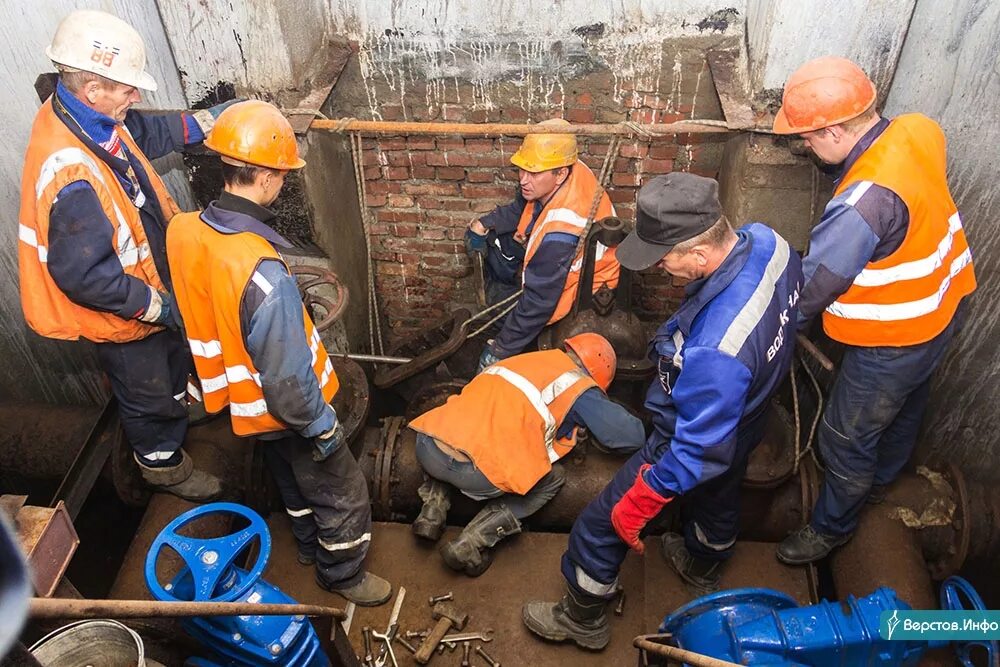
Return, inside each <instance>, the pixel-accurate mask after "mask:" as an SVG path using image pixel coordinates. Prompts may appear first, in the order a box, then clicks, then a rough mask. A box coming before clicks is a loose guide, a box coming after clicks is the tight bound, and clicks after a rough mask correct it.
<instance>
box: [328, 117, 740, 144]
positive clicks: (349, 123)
mask: <svg viewBox="0 0 1000 667" xmlns="http://www.w3.org/2000/svg"><path fill="white" fill-rule="evenodd" d="M309 129H310V130H326V131H330V132H361V133H362V134H461V135H464V136H496V135H506V136H524V135H526V134H588V135H615V134H624V135H638V136H640V137H642V138H651V139H652V138H658V137H668V136H673V135H675V134H723V133H726V132H730V131H732V130H730V129H729V127H728V126H727V125H726V121H724V120H681V121H677V122H674V123H581V124H574V125H568V126H567V125H538V124H520V123H414V122H402V121H382V120H358V119H356V118H339V119H329V120H328V119H316V120H314V121H313V122H312V123H311V124H310V125H309Z"/></svg>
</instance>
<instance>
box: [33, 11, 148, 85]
mask: <svg viewBox="0 0 1000 667" xmlns="http://www.w3.org/2000/svg"><path fill="white" fill-rule="evenodd" d="M45 55H46V56H48V58H49V60H51V61H52V62H54V63H55V64H56V65H61V66H63V67H66V68H71V69H76V70H82V71H84V72H92V73H94V74H100V75H101V76H103V77H106V78H108V79H111V80H112V81H117V82H118V83H124V84H125V85H127V86H135V87H136V88H142V89H143V90H156V81H155V80H154V79H153V77H152V76H150V75H149V73H148V72H147V71H146V47H145V45H144V44H143V43H142V37H140V36H139V33H138V32H136V30H135V28H133V27H132V26H130V25H129V24H128V23H125V21H122V20H121V19H120V18H118V17H117V16H115V15H114V14H108V13H107V12H102V11H97V10H93V9H79V10H77V11H74V12H71V13H70V14H69V15H67V16H66V18H64V19H63V20H62V21H61V22H60V23H59V27H58V28H56V34H55V36H53V37H52V43H51V44H49V46H48V47H47V48H46V49H45Z"/></svg>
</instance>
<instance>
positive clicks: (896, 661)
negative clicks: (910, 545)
mask: <svg viewBox="0 0 1000 667" xmlns="http://www.w3.org/2000/svg"><path fill="white" fill-rule="evenodd" d="M941 608H942V609H949V610H959V609H976V610H983V609H985V605H984V604H983V601H982V599H981V598H980V597H979V594H978V593H977V592H976V590H975V589H974V588H973V587H972V585H971V584H969V582H967V581H966V580H965V579H962V578H961V577H950V578H949V579H947V580H946V581H945V582H944V584H942V586H941ZM894 609H898V610H909V609H910V605H909V604H907V603H906V602H904V601H903V600H901V599H899V596H898V595H897V594H896V591H894V590H893V589H891V588H887V587H881V588H879V589H877V590H876V591H875V592H874V593H872V594H871V595H868V596H866V597H863V598H856V597H854V596H853V595H849V596H848V597H847V600H846V601H845V602H828V601H826V600H823V601H822V602H820V603H819V604H814V605H808V606H804V607H800V606H799V605H798V603H797V602H796V601H795V600H794V599H793V598H792V597H790V596H788V595H786V594H785V593H781V592H779V591H775V590H771V589H768V588H737V589H733V590H728V591H719V592H718V593H712V594H711V595H706V596H704V597H701V598H698V599H696V600H693V601H691V602H689V603H688V604H686V605H684V606H682V607H680V608H679V609H677V610H676V611H674V612H673V613H672V614H670V615H668V616H667V617H666V618H664V619H663V623H662V625H661V626H660V632H661V633H666V634H669V635H671V637H672V641H671V643H672V644H675V645H676V646H678V647H680V648H683V649H687V650H689V651H694V652H695V653H701V654H703V655H707V656H711V657H714V658H719V659H722V660H728V661H730V662H735V663H739V664H741V665H774V666H777V665H787V666H808V667H841V666H843V665H858V666H862V665H864V666H867V667H875V666H879V667H888V666H890V665H915V664H917V662H918V661H919V660H920V657H921V656H922V655H923V654H924V652H925V651H926V650H928V649H931V648H939V647H944V646H948V645H949V644H954V650H955V652H956V654H957V656H958V658H959V660H960V661H961V663H962V664H963V665H964V666H965V667H974V665H973V662H972V658H971V655H970V652H971V649H972V648H973V647H976V646H978V647H980V648H982V649H983V650H984V651H985V652H986V655H987V656H988V658H989V660H988V663H987V664H989V665H990V666H991V667H993V666H994V665H997V664H998V663H997V660H998V658H1000V647H998V644H997V642H996V641H968V642H949V641H946V640H940V641H920V640H896V641H888V640H885V639H882V637H881V635H880V634H879V621H880V617H881V614H882V612H883V611H891V610H894Z"/></svg>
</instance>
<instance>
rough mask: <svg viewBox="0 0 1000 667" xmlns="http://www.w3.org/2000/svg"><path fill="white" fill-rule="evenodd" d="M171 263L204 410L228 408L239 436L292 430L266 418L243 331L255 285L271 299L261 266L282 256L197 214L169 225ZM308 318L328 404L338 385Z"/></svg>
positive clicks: (305, 314) (317, 369)
mask: <svg viewBox="0 0 1000 667" xmlns="http://www.w3.org/2000/svg"><path fill="white" fill-rule="evenodd" d="M167 258H168V261H169V262H170V275H171V276H173V278H174V298H175V299H176V301H177V307H178V308H180V311H181V316H182V317H183V320H184V327H185V333H186V334H187V337H188V346H189V347H190V348H191V354H192V356H193V357H194V366H195V370H196V371H197V372H198V378H199V379H200V380H201V392H202V396H203V398H204V401H205V410H207V411H208V412H209V413H211V414H215V413H217V412H219V411H220V410H222V409H223V408H225V407H226V406H229V415H230V418H231V420H232V424H233V432H234V433H235V434H236V435H255V434H259V433H269V432H273V431H282V430H284V429H286V428H288V426H287V425H286V424H284V423H283V422H281V421H278V419H276V418H275V417H274V416H272V415H271V414H270V413H269V412H268V409H267V401H266V400H265V398H264V391H263V389H261V384H260V374H259V373H258V372H257V369H256V367H254V365H253V360H252V359H251V358H250V353H249V352H248V351H247V349H246V346H245V345H244V343H243V332H242V330H241V326H240V301H241V300H242V298H243V292H244V291H245V290H246V287H247V285H248V284H249V283H250V281H251V280H253V281H254V282H255V283H256V284H257V285H258V286H259V287H261V289H263V290H264V291H265V292H268V291H270V288H271V285H270V283H268V282H267V281H266V280H265V279H264V278H263V277H262V276H261V275H260V274H258V273H257V266H258V265H259V264H260V262H261V261H262V260H265V259H276V260H279V261H281V256H280V255H278V253H277V252H275V250H274V248H273V247H272V246H271V244H270V243H268V242H267V241H266V240H265V239H263V238H261V237H260V236H257V235H256V234H253V233H251V232H239V233H234V234H224V233H222V232H219V231H217V230H215V229H213V228H212V227H211V226H210V225H209V224H208V223H206V222H205V221H204V220H202V219H201V214H200V213H198V212H194V213H181V214H180V215H178V216H177V217H175V218H174V219H173V220H171V222H170V226H169V227H168V228H167ZM302 315H303V319H304V320H305V340H306V341H308V343H309V348H310V351H311V352H312V367H313V372H315V373H316V379H317V380H318V381H319V386H320V389H321V390H322V392H323V398H324V400H326V402H327V403H329V402H330V400H331V399H332V398H333V396H334V394H336V393H337V389H338V388H339V386H340V383H339V381H338V379H337V374H336V373H335V372H334V371H333V365H332V364H331V363H330V358H329V357H328V356H327V353H326V348H325V347H323V343H322V341H321V340H320V337H319V332H318V331H317V330H316V327H315V326H314V325H313V321H312V318H310V317H309V313H308V312H306V310H305V306H303V307H302Z"/></svg>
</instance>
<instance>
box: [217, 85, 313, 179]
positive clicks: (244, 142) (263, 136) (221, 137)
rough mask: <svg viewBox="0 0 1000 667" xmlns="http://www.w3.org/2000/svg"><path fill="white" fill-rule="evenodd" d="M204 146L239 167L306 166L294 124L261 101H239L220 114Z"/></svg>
mask: <svg viewBox="0 0 1000 667" xmlns="http://www.w3.org/2000/svg"><path fill="white" fill-rule="evenodd" d="M205 147H206V148H209V149H211V150H213V151H215V152H216V153H218V154H219V155H221V156H222V161H223V162H227V163H229V164H234V165H237V166H246V165H254V166H257V167H268V168H270V169H278V170H280V171H287V170H289V169H301V168H302V167H304V166H305V165H306V161H305V160H303V159H302V158H300V157H299V147H298V144H297V143H296V142H295V132H294V131H293V130H292V126H291V124H290V123H289V122H288V120H287V119H286V118H285V117H284V116H282V115H281V112H280V111H278V109H277V107H275V106H274V105H273V104H269V103H267V102H263V101H261V100H247V101H246V102H237V103H236V104H234V105H232V106H231V107H228V108H227V109H226V110H225V111H223V112H222V113H221V114H219V117H218V118H217V119H216V120H215V125H214V126H213V127H212V131H211V132H209V133H208V137H207V138H206V139H205Z"/></svg>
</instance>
